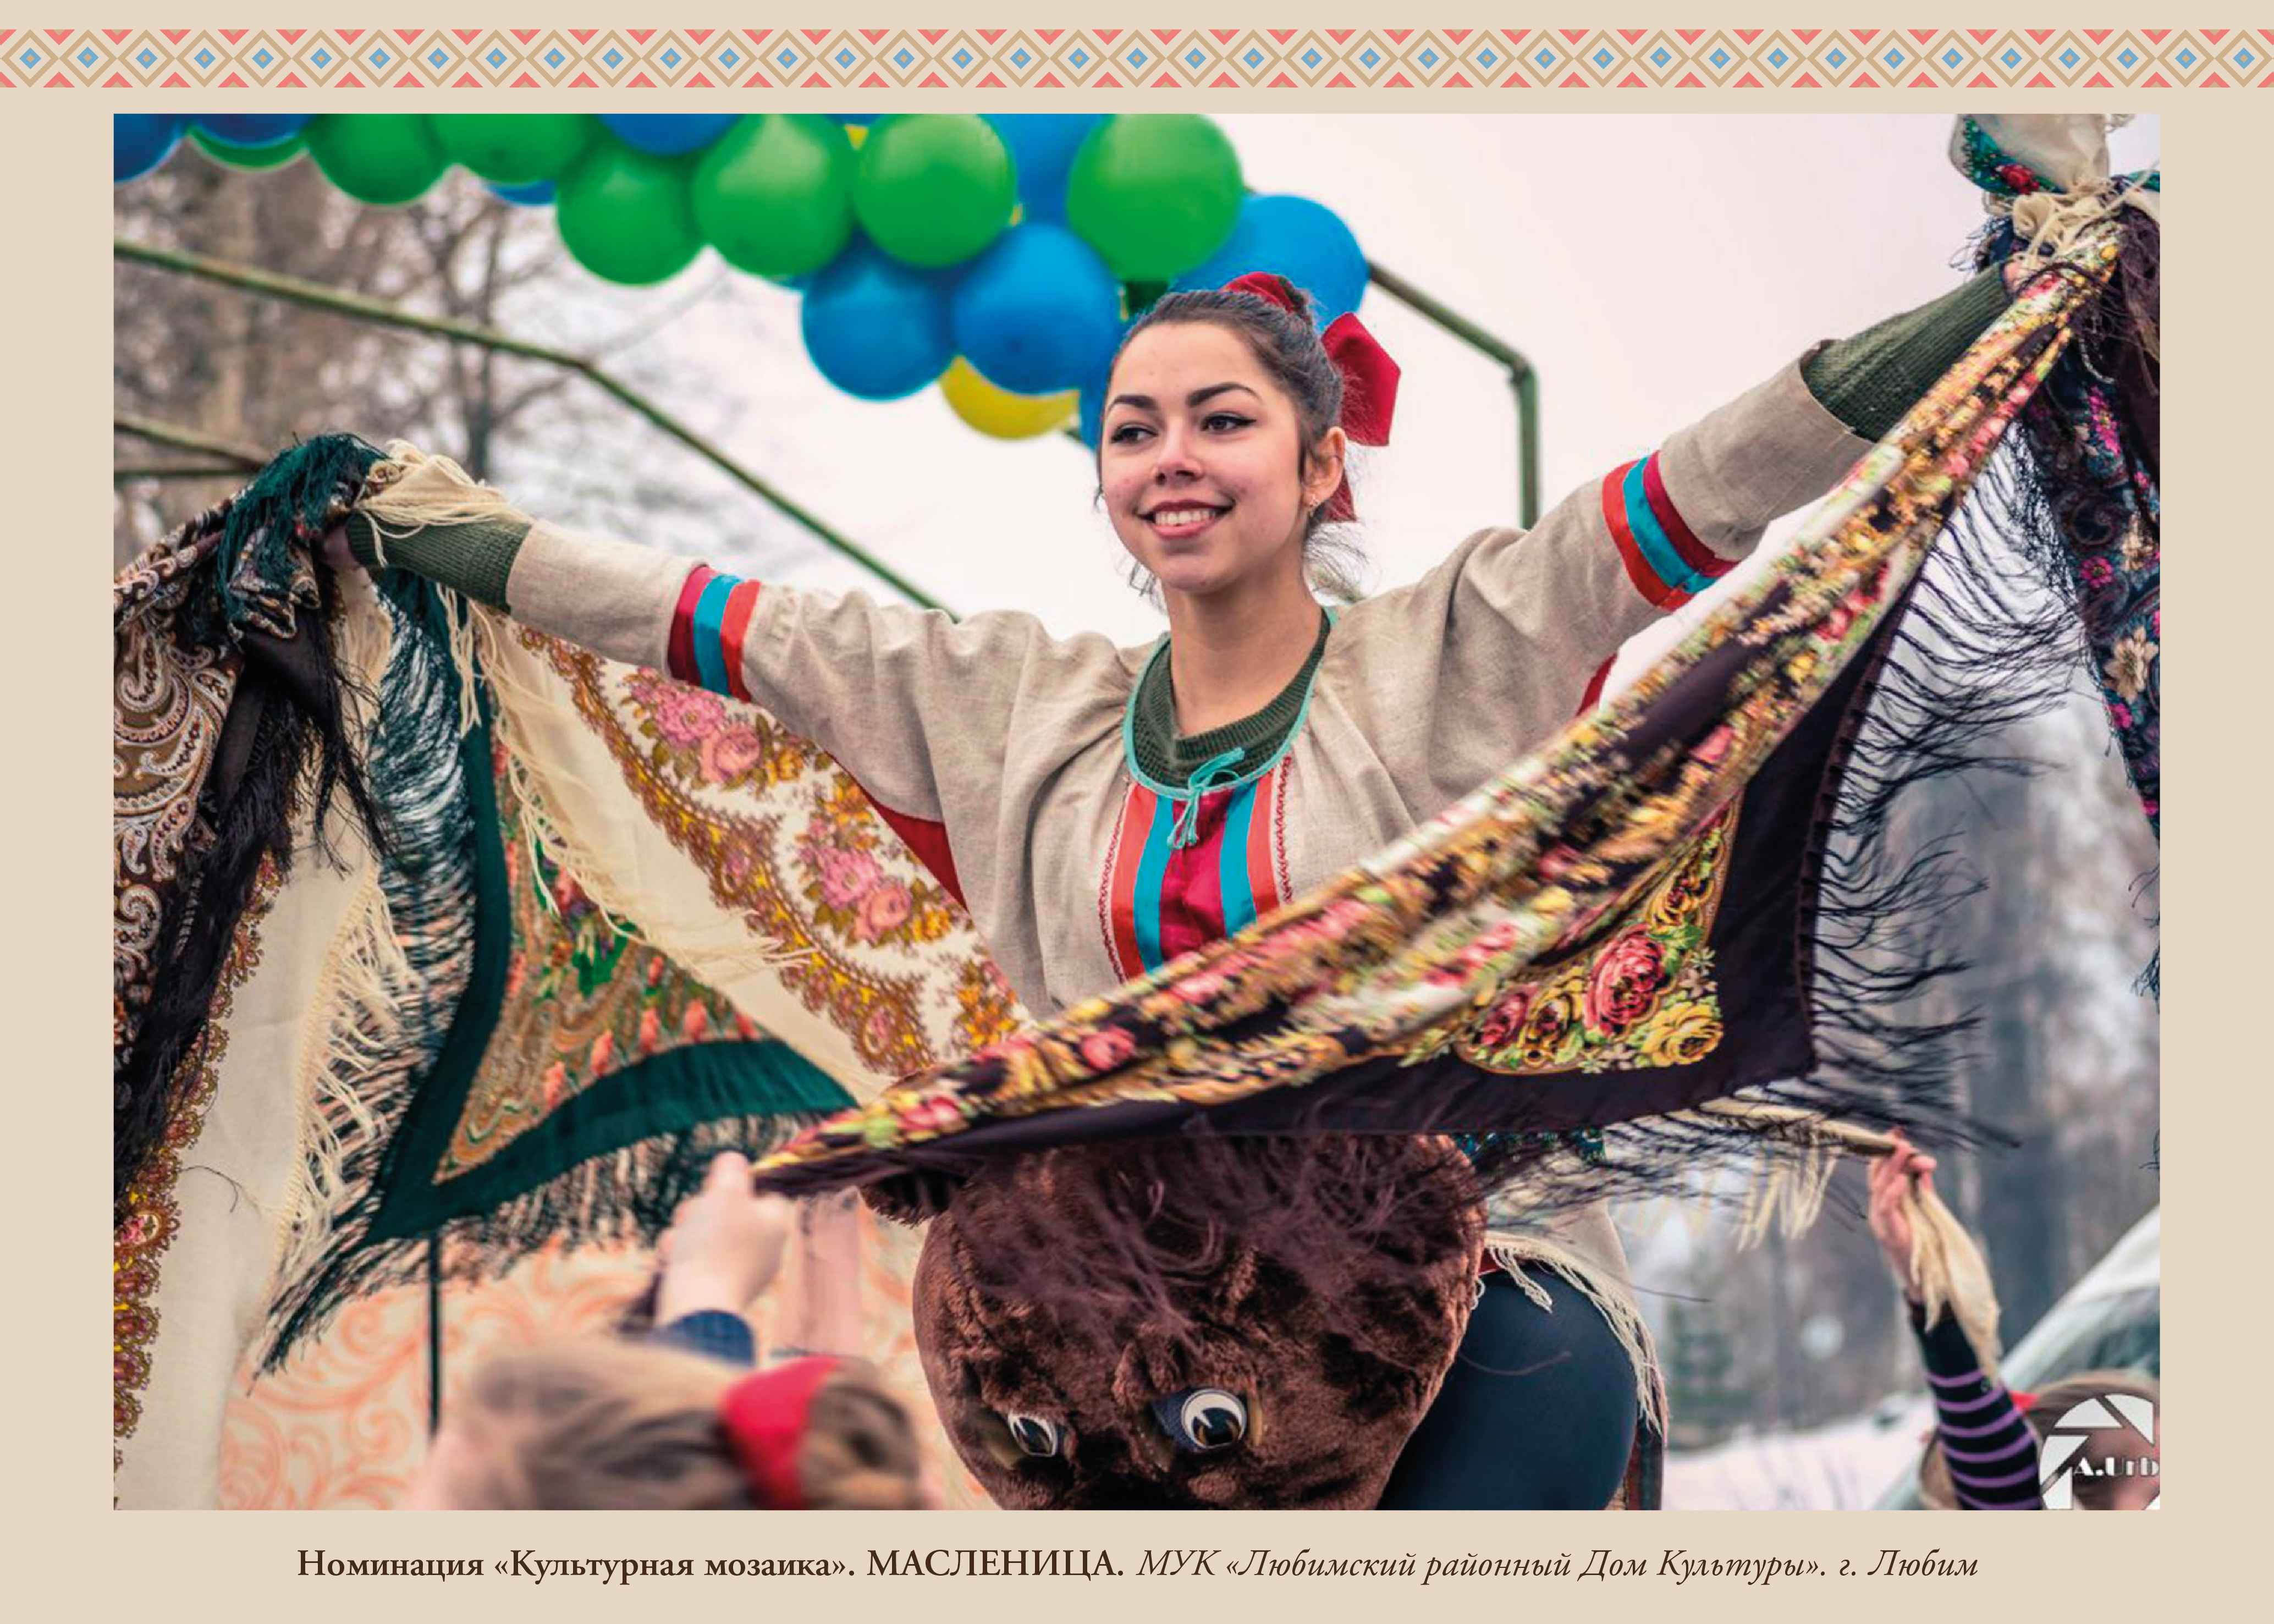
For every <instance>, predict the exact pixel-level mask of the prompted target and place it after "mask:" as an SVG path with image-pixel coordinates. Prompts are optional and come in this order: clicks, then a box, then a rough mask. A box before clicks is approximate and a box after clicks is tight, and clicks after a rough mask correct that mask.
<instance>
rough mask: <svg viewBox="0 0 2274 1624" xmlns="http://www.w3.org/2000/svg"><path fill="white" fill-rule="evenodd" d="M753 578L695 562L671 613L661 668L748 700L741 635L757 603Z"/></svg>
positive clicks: (701, 685) (756, 584) (747, 627)
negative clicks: (669, 628) (751, 579)
mask: <svg viewBox="0 0 2274 1624" xmlns="http://www.w3.org/2000/svg"><path fill="white" fill-rule="evenodd" d="M757 603H758V583H757V582H755V581H745V580H743V579H742V578H741V577H740V576H737V575H720V574H719V572H718V571H717V570H714V569H712V568H711V567H710V566H709V565H707V564H697V566H696V567H695V568H693V569H691V570H689V572H688V575H687V579H686V580H685V581H684V582H682V583H681V584H680V589H679V599H678V602H677V604H676V605H674V608H673V610H672V615H671V635H670V639H669V643H668V645H667V647H666V670H667V671H668V672H669V673H670V674H671V675H673V676H674V677H676V678H678V679H679V680H681V682H692V683H695V684H696V685H697V686H698V687H701V688H708V689H710V690H711V691H712V693H714V694H726V695H732V696H733V697H734V698H736V699H748V698H749V697H750V690H749V688H748V687H747V686H746V685H745V683H744V682H743V680H742V639H743V636H744V635H746V634H747V633H748V632H749V629H750V613H751V612H752V611H753V610H754V609H756V608H757Z"/></svg>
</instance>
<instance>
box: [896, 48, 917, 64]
mask: <svg viewBox="0 0 2274 1624" xmlns="http://www.w3.org/2000/svg"><path fill="white" fill-rule="evenodd" d="M892 61H893V63H894V64H896V65H897V66H899V67H901V68H906V67H907V65H908V64H910V63H911V62H914V61H915V57H913V56H909V55H908V51H907V47H906V46H905V45H904V46H902V47H901V48H900V50H899V52H898V53H897V54H896V55H895V56H893V57H892Z"/></svg>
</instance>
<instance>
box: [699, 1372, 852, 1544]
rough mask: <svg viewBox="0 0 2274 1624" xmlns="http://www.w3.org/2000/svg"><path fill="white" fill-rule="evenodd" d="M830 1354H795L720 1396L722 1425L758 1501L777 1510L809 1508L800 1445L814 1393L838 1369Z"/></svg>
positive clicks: (802, 1440)
mask: <svg viewBox="0 0 2274 1624" xmlns="http://www.w3.org/2000/svg"><path fill="white" fill-rule="evenodd" d="M838 1364H839V1361H838V1360H835V1359H831V1358H821V1357H815V1358H808V1359H794V1360H792V1361H791V1362H790V1363H788V1364H787V1365H776V1366H774V1368H773V1369H772V1370H770V1371H760V1372H758V1373H757V1375H755V1376H745V1377H744V1378H743V1379H742V1380H740V1381H738V1382H736V1383H735V1384H734V1386H733V1387H729V1388H727V1396H726V1397H725V1398H723V1399H721V1400H719V1425H722V1426H723V1427H725V1428H726V1431H727V1443H728V1445H729V1446H730V1447H732V1448H733V1449H734V1458H735V1459H736V1460H738V1461H740V1462H742V1473H743V1476H745V1477H748V1478H749V1480H750V1486H751V1487H752V1488H753V1489H755V1490H757V1496H758V1503H759V1504H760V1505H761V1506H764V1507H768V1508H770V1509H772V1510H775V1511H802V1510H804V1509H805V1485H803V1484H802V1483H801V1482H799V1480H798V1476H797V1449H798V1446H799V1445H800V1444H801V1443H802V1442H804V1441H805V1422H806V1413H807V1412H808V1411H809V1410H811V1409H812V1408H813V1395H815V1394H817V1393H818V1392H820V1391H821V1387H822V1384H823V1383H824V1382H825V1381H827V1380H829V1379H830V1377H831V1376H832V1375H834V1374H835V1373H836V1372H837V1366H838Z"/></svg>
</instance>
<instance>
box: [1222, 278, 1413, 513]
mask: <svg viewBox="0 0 2274 1624" xmlns="http://www.w3.org/2000/svg"><path fill="white" fill-rule="evenodd" d="M1223 290H1224V292H1226V293H1252V294H1254V296H1255V297H1257V298H1260V299H1264V300H1267V301H1269V303H1271V304H1274V305H1277V306H1278V307H1279V308H1280V309H1282V310H1284V311H1286V312H1289V313H1290V314H1292V315H1301V314H1302V313H1303V311H1302V301H1301V300H1300V299H1299V297H1297V296H1296V292H1295V286H1294V284H1293V283H1292V282H1289V281H1288V280H1287V279H1286V278H1285V277H1284V276H1279V275H1275V274H1272V273H1271V272H1269V271H1250V272H1249V273H1248V274H1246V275H1245V276H1239V277H1234V278H1233V279H1232V280H1231V281H1230V282H1226V283H1224V289H1223ZM1321 342H1322V343H1324V344H1325V345H1326V347H1327V359H1328V360H1329V361H1331V362H1333V363H1334V366H1335V371H1337V372H1340V373H1341V374H1342V375H1343V412H1342V431H1343V432H1344V433H1345V434H1347V435H1349V436H1350V438H1351V439H1352V440H1356V441H1357V442H1358V443H1359V445H1361V446H1386V445H1388V444H1389V419H1390V417H1391V415H1392V414H1393V413H1394V412H1396V410H1397V362H1395V361H1393V360H1391V359H1390V358H1389V351H1388V350H1384V349H1383V348H1382V346H1381V345H1380V344H1379V343H1377V342H1374V335H1373V334H1371V333H1369V332H1367V330H1366V325H1365V324H1364V323H1363V322H1361V321H1360V320H1359V319H1358V315H1357V312H1344V314H1342V315H1339V316H1337V317H1336V318H1335V319H1334V320H1333V321H1332V322H1331V323H1329V325H1328V327H1327V330H1326V332H1325V333H1324V334H1322V335H1321ZM1326 513H1327V517H1329V519H1355V518H1356V517H1358V504H1357V503H1356V502H1354V501H1353V500H1352V498H1351V488H1350V477H1349V476H1348V475H1347V474H1345V475H1344V477H1343V482H1342V484H1341V485H1337V486H1336V487H1335V493H1334V494H1333V495H1332V496H1330V497H1329V498H1328V499H1327V508H1326Z"/></svg>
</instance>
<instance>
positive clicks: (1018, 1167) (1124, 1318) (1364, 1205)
mask: <svg viewBox="0 0 2274 1624" xmlns="http://www.w3.org/2000/svg"><path fill="white" fill-rule="evenodd" d="M1482 1237H1483V1225H1482V1219H1481V1216H1480V1210H1479V1207H1478V1203H1477V1199H1476V1194H1475V1190H1474V1187H1473V1184H1472V1180H1471V1179H1470V1177H1469V1174H1468V1170H1467V1165H1466V1163H1465V1162H1464V1161H1463V1159H1462V1158H1461V1156H1460V1155H1459V1154H1458V1152H1457V1151H1456V1150H1455V1149H1454V1148H1453V1147H1452V1146H1451V1145H1450V1144H1449V1142H1448V1141H1446V1140H1444V1139H1411V1138H1395V1137H1360V1136H1347V1135H1345V1136H1321V1137H1317V1138H1303V1139H1295V1138H1286V1139H1193V1138H1183V1139H1153V1140H1137V1141H1123V1142H1119V1143H1115V1144H1110V1145H1102V1146H1078V1147H1067V1148H1062V1149H1054V1150H1049V1151H1043V1152H1038V1153H1035V1154H1030V1155H1026V1156H1020V1157H1017V1158H1013V1159H1011V1160H1008V1161H1005V1162H1003V1163H1001V1164H1000V1165H998V1166H996V1167H993V1168H990V1169H986V1170H985V1171H983V1172H982V1173H981V1174H979V1175H978V1176H976V1177H973V1178H972V1179H970V1180H969V1181H968V1182H967V1183H965V1184H962V1185H961V1186H960V1187H959V1188H958V1189H957V1190H956V1192H955V1193H954V1195H953V1198H952V1199H950V1200H949V1202H948V1204H947V1206H946V1209H945V1212H944V1213H942V1214H941V1215H940V1216H938V1217H937V1218H936V1219H935V1220H934V1221H933V1222H932V1224H931V1227H930V1232H929V1234H928V1235H927V1237H926V1238H925V1242H924V1247H923V1254H922V1259H921V1260H920V1261H919V1263H918V1265H917V1268H916V1277H915V1328H916V1341H917V1346H918V1348H919V1350H921V1352H922V1358H923V1365H924V1374H925V1377H926V1378H927V1380H929V1381H930V1386H931V1393H932V1397H933V1400H934V1402H936V1403H937V1406H938V1409H939V1413H940V1417H941V1418H942V1420H943V1422H944V1423H945V1425H946V1428H947V1431H948V1434H949V1436H950V1437H951V1438H952V1439H953V1440H954V1443H955V1447H956V1449H957V1451H958V1453H959V1454H960V1455H961V1456H962V1458H963V1462H964V1463H965V1464H966V1465H967V1466H968V1467H969V1468H970V1469H971V1470H972V1472H973V1473H974V1474H975V1476H976V1477H978V1479H979V1480H980V1482H981V1483H982V1484H983V1485H984V1486H985V1487H986V1489H987V1491H988V1492H989V1493H990V1494H991V1495H993V1496H994V1498H995V1500H997V1501H998V1503H999V1504H1002V1505H1005V1506H1009V1507H1021V1508H1041V1507H1050V1508H1061V1507H1314V1508H1335V1507H1371V1506H1373V1505H1374V1503H1375V1501H1376V1500H1378V1499H1379V1498H1380V1496H1381V1493H1382V1485H1383V1484H1384V1483H1385V1482H1386V1481H1387V1479H1388V1477H1389V1469H1390V1467H1391V1466H1392V1464H1393V1463H1395V1462H1396V1461H1397V1455H1398V1451H1399V1450H1400V1449H1401V1448H1402V1447H1404V1442H1405V1440H1406V1438H1407V1436H1408V1435H1409V1434H1410V1433H1412V1431H1413V1429H1414V1427H1415V1426H1416V1425H1418V1424H1419V1421H1420V1419H1421V1417H1422V1415H1423V1414H1424V1413H1425V1412H1426V1411H1427V1409H1428V1407H1429V1404H1430V1402H1432V1401H1433V1400H1434V1398H1435V1396H1436V1394H1437V1389H1438V1387H1439V1385H1440V1384H1441V1383H1442V1381H1443V1380H1444V1377H1445V1372H1446V1371H1447V1369H1448V1368H1449V1366H1450V1365H1451V1363H1452V1359H1453V1354H1454V1350H1455V1349H1456V1348H1457V1346H1458V1344H1459V1342H1460V1338H1461V1334H1462V1332H1463V1331H1464V1330H1465V1328H1466V1327H1467V1323H1468V1316H1469V1310H1470V1307H1471V1305H1472V1303H1473V1301H1474V1297H1475V1288H1476V1275H1477V1267H1478V1262H1479V1253H1480V1249H1481V1246H1482V1244H1483V1240H1482Z"/></svg>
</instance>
